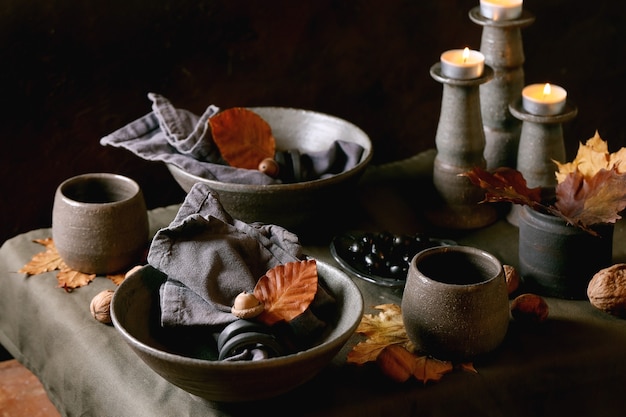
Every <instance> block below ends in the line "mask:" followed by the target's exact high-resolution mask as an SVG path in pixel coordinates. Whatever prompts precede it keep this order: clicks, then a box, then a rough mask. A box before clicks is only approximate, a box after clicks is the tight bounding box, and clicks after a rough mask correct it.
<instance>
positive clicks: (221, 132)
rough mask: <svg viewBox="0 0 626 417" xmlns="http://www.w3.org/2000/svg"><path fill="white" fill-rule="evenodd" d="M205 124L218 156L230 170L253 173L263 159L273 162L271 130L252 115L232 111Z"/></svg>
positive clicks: (229, 110) (240, 111)
mask: <svg viewBox="0 0 626 417" xmlns="http://www.w3.org/2000/svg"><path fill="white" fill-rule="evenodd" d="M208 123H209V126H210V128H211V135H212V136H213V141H214V142H215V145H216V146H217V148H218V149H219V151H220V155H221V156H222V158H223V159H224V161H226V163H228V164H229V165H230V166H232V167H235V168H245V169H257V168H258V166H259V163H261V161H262V160H263V159H265V158H274V154H275V153H276V140H275V139H274V136H273V135H272V129H271V127H270V125H269V124H268V123H267V122H266V121H265V120H263V118H261V116H259V115H258V114H256V113H254V112H253V111H251V110H248V109H245V108H243V107H233V108H230V109H226V110H223V111H221V112H219V113H218V114H216V115H215V116H213V117H211V118H209V121H208Z"/></svg>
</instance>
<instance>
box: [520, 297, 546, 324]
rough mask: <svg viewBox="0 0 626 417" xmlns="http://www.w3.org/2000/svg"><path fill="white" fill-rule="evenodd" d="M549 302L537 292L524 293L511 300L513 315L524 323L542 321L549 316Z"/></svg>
mask: <svg viewBox="0 0 626 417" xmlns="http://www.w3.org/2000/svg"><path fill="white" fill-rule="evenodd" d="M548 311H549V309H548V303H546V300H544V299H543V297H540V296H538V295H536V294H529V293H527V294H522V295H519V296H517V297H516V298H515V299H514V300H513V301H512V302H511V315H512V316H513V318H514V319H515V320H517V321H519V322H522V323H541V322H543V321H545V320H546V319H547V318H548Z"/></svg>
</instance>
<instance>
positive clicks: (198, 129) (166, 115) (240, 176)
mask: <svg viewBox="0 0 626 417" xmlns="http://www.w3.org/2000/svg"><path fill="white" fill-rule="evenodd" d="M148 98H149V99H150V100H151V101H152V111H151V112H150V113H148V114H146V115H145V116H143V117H140V118H139V119H137V120H134V121H132V122H130V123H128V124H127V125H126V126H123V127H122V128H120V129H118V130H116V131H114V132H112V133H111V134H109V135H107V136H104V137H103V138H101V139H100V144H101V145H103V146H113V147H116V148H123V149H126V150H128V151H130V152H132V153H134V154H135V155H137V156H139V157H140V158H143V159H145V160H148V161H158V162H164V163H166V164H171V165H174V166H176V167H178V168H180V169H182V170H184V171H186V172H187V173H189V174H192V175H195V176H198V177H201V178H205V179H208V180H214V181H220V182H225V183H233V184H250V185H271V184H280V183H284V182H294V181H295V182H298V181H309V180H314V179H319V178H326V177H328V176H332V175H336V174H338V173H341V172H344V171H347V170H350V169H352V168H353V167H354V166H356V165H357V164H358V163H359V162H360V160H361V157H362V155H363V152H364V150H363V148H362V147H361V146H360V145H359V144H357V143H353V142H347V141H343V140H341V138H337V140H336V142H335V143H334V145H333V146H330V147H329V148H328V149H324V150H320V151H318V152H309V153H307V154H302V155H300V154H299V153H298V152H296V154H297V155H298V159H297V160H295V161H292V162H291V165H290V166H289V167H285V169H284V170H283V169H281V171H284V172H291V173H292V174H291V175H288V176H285V177H283V176H281V177H279V178H272V177H270V176H268V175H265V174H264V173H262V172H260V171H258V170H255V169H242V168H235V167H232V166H229V165H227V164H226V163H224V161H223V160H222V158H221V155H220V153H219V149H218V148H217V146H216V145H215V143H214V141H213V139H212V137H211V129H210V127H209V123H208V121H209V119H210V118H211V117H212V116H214V115H215V114H217V113H218V112H219V111H220V109H219V107H217V106H214V105H210V106H208V107H207V108H206V110H205V111H204V112H203V113H202V114H201V115H200V116H197V115H195V114H194V113H192V112H190V111H187V110H184V109H178V108H176V107H174V106H173V105H172V103H171V102H170V101H169V100H168V99H167V98H165V97H163V96H161V95H159V94H156V93H149V94H148ZM289 152H290V150H279V151H277V154H276V155H275V157H276V159H277V160H284V159H285V158H283V157H282V156H281V155H279V154H289ZM295 166H297V167H301V168H299V169H298V172H293V171H294V167H295ZM300 170H302V172H300Z"/></svg>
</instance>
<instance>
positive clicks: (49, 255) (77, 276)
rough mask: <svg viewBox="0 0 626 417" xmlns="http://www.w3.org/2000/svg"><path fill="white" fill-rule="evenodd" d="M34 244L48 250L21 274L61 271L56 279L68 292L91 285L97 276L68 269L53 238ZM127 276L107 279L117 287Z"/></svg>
mask: <svg viewBox="0 0 626 417" xmlns="http://www.w3.org/2000/svg"><path fill="white" fill-rule="evenodd" d="M34 242H35V243H39V244H40V245H43V246H45V247H46V250H45V251H43V252H39V253H37V254H35V255H34V256H33V257H32V258H31V260H30V261H29V262H28V263H27V264H26V265H24V266H23V267H22V268H20V270H19V271H18V272H19V273H22V274H28V275H38V274H43V273H44V272H50V271H55V270H59V272H58V273H57V277H56V278H57V282H58V283H59V287H61V288H63V289H65V290H66V291H68V292H71V291H72V290H74V289H76V288H79V287H83V286H85V285H87V284H89V283H90V282H91V281H93V280H94V278H95V277H96V274H85V273H83V272H78V271H74V270H73V269H71V268H70V267H68V266H67V265H66V264H65V262H63V259H61V256H60V255H59V252H58V251H57V249H56V246H55V245H54V241H53V240H52V238H50V237H49V238H45V239H35V240H34ZM125 276H126V274H114V275H107V278H108V279H110V280H111V281H113V282H114V283H115V285H119V284H121V283H122V281H124V278H125Z"/></svg>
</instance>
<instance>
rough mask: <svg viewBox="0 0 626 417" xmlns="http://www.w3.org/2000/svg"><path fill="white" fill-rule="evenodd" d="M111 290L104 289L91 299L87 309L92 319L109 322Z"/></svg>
mask: <svg viewBox="0 0 626 417" xmlns="http://www.w3.org/2000/svg"><path fill="white" fill-rule="evenodd" d="M114 292H115V291H113V290H104V291H101V292H99V293H98V294H96V296H95V297H93V298H92V299H91V304H90V305H89V310H90V311H91V315H92V316H93V318H94V319H96V320H98V321H99V322H100V323H104V324H111V299H112V298H113V293H114Z"/></svg>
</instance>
